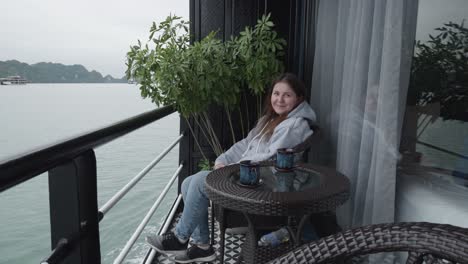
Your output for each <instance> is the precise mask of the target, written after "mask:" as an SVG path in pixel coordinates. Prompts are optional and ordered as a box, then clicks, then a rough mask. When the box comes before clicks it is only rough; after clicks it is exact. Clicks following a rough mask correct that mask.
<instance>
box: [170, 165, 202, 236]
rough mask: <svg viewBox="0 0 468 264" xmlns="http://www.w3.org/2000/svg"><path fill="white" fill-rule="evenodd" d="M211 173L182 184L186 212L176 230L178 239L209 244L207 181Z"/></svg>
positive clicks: (195, 176) (188, 178) (196, 176)
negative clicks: (190, 239)
mask: <svg viewBox="0 0 468 264" xmlns="http://www.w3.org/2000/svg"><path fill="white" fill-rule="evenodd" d="M209 173H210V171H200V172H198V173H195V174H194V175H192V176H190V177H187V178H186V179H185V180H184V181H183V182H182V197H183V198H184V211H183V212H182V217H181V218H180V220H179V222H178V223H177V225H176V228H175V234H176V236H177V237H179V238H181V239H184V240H187V239H189V238H190V237H192V240H193V242H194V243H195V244H209V243H210V242H209V240H210V232H209V228H208V206H209V204H210V200H209V199H208V197H207V196H206V191H205V179H206V176H208V174H209Z"/></svg>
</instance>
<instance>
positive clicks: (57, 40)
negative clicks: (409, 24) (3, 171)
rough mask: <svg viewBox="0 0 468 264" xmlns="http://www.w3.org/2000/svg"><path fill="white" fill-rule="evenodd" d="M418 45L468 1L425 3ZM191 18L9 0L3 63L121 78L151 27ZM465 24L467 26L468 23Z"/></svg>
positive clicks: (134, 0)
mask: <svg viewBox="0 0 468 264" xmlns="http://www.w3.org/2000/svg"><path fill="white" fill-rule="evenodd" d="M419 3H420V6H419V8H420V9H419V15H418V28H417V39H422V40H427V34H429V33H433V32H434V31H433V29H434V28H435V27H439V26H441V25H442V23H444V22H448V21H450V20H452V21H453V22H458V23H459V22H461V20H462V19H463V18H466V17H467V14H468V11H467V10H468V0H450V1H448V3H450V4H448V3H447V1H442V0H420V1H419ZM169 13H176V14H177V15H179V16H182V17H185V18H187V19H188V17H189V1H188V0H169V1H167V0H79V1H76V0H42V1H38V0H5V1H2V8H1V14H0V61H4V60H11V59H16V60H19V61H22V62H26V63H28V64H32V63H37V62H57V63H62V64H66V65H72V64H81V65H83V66H85V67H86V68H87V69H88V70H89V71H90V70H96V71H98V72H100V73H101V74H103V75H104V76H105V75H107V74H111V75H112V76H113V77H116V78H120V77H122V76H123V75H124V74H125V54H126V52H127V51H128V49H129V48H128V47H129V46H130V45H132V44H135V43H136V42H137V39H140V40H146V39H147V37H148V31H149V28H150V26H151V23H152V21H156V22H160V21H161V20H163V19H164V18H166V16H167V15H168V14H169ZM467 23H468V22H467ZM465 24H466V23H465Z"/></svg>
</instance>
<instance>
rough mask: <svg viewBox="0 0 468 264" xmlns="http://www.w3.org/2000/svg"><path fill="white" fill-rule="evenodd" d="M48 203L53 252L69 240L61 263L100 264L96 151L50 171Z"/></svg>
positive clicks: (84, 154) (88, 152)
mask: <svg viewBox="0 0 468 264" xmlns="http://www.w3.org/2000/svg"><path fill="white" fill-rule="evenodd" d="M49 203H50V224H51V240H52V249H54V248H55V247H56V245H57V243H58V242H59V241H60V240H61V239H67V241H68V245H67V246H66V247H65V248H66V249H65V251H67V250H68V252H61V253H60V255H63V254H66V255H67V256H66V257H64V259H63V260H64V261H63V262H60V263H67V264H84V263H95V264H99V263H101V255H100V246H99V226H98V223H99V222H98V207H97V178H96V157H95V155H94V151H93V150H89V151H87V152H85V153H83V154H82V155H80V156H78V157H76V158H74V159H73V160H72V161H70V162H67V163H64V164H62V165H59V166H57V167H55V168H54V169H51V170H50V171H49ZM62 241H63V240H62Z"/></svg>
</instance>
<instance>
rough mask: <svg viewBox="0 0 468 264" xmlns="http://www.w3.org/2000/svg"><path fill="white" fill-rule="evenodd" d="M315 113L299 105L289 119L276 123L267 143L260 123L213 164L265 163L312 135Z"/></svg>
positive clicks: (307, 105) (260, 121) (305, 105)
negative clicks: (277, 152)
mask: <svg viewBox="0 0 468 264" xmlns="http://www.w3.org/2000/svg"><path fill="white" fill-rule="evenodd" d="M315 118H316V117H315V112H314V110H312V108H311V107H310V106H309V104H307V103H306V102H302V103H300V104H299V105H298V106H297V107H296V108H295V109H294V110H292V111H291V112H290V113H289V114H288V117H287V118H286V119H285V120H284V121H283V122H281V123H279V124H278V125H277V126H276V128H275V130H274V131H273V134H272V135H271V137H270V139H268V140H266V136H265V135H264V134H263V135H262V132H263V130H264V129H265V127H266V125H267V124H265V125H264V126H262V127H259V125H258V124H261V123H262V119H260V120H259V122H258V124H257V126H256V127H254V128H253V129H252V130H251V131H250V132H249V134H248V135H247V137H246V138H244V139H243V140H241V141H239V142H237V143H236V144H234V145H233V146H232V147H231V148H230V149H229V150H228V151H226V152H224V153H223V154H221V155H220V156H219V157H218V158H217V159H216V161H215V164H219V163H222V164H224V165H228V164H232V163H237V162H239V161H242V160H253V161H264V160H267V159H269V158H271V157H273V156H274V155H275V154H276V151H277V150H278V149H279V148H292V147H294V146H296V145H297V144H299V143H302V142H303V141H304V140H305V139H306V138H307V137H308V136H310V135H312V133H313V131H312V130H311V129H310V125H311V124H312V123H313V122H315Z"/></svg>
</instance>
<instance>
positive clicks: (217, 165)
mask: <svg viewBox="0 0 468 264" xmlns="http://www.w3.org/2000/svg"><path fill="white" fill-rule="evenodd" d="M224 166H226V165H224V164H222V163H217V164H215V165H214V169H215V170H217V169H219V168H222V167H224Z"/></svg>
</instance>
